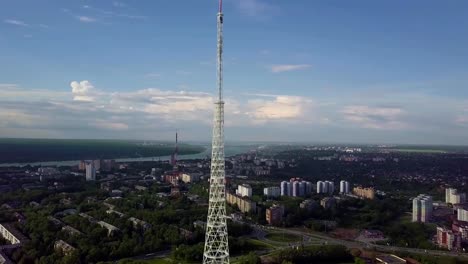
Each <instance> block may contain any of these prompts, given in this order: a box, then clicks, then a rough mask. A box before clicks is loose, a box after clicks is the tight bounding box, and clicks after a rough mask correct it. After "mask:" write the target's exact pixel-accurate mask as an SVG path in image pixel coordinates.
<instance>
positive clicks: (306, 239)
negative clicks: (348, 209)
mask: <svg viewBox="0 0 468 264" xmlns="http://www.w3.org/2000/svg"><path fill="white" fill-rule="evenodd" d="M252 227H253V228H254V229H255V233H254V234H255V235H256V238H257V239H259V240H268V239H267V238H266V231H265V230H272V231H276V232H280V233H281V232H283V233H287V234H293V235H296V236H300V237H302V238H303V241H302V242H295V243H289V244H288V243H286V244H287V245H284V244H285V243H281V242H275V243H274V244H278V245H280V244H283V246H278V247H277V249H281V248H287V247H291V246H299V245H314V244H315V245H316V244H317V241H321V242H322V243H321V244H335V245H336V244H337V245H343V246H345V247H347V248H363V249H366V248H367V249H375V250H377V251H385V252H408V253H416V254H427V255H432V256H451V257H462V258H468V254H466V253H459V252H451V251H442V250H425V249H418V248H407V247H395V246H384V245H376V244H371V243H364V242H359V241H348V240H342V239H336V238H332V237H329V236H325V235H323V234H321V233H313V232H310V231H300V230H296V229H287V228H277V227H270V226H260V225H252Z"/></svg>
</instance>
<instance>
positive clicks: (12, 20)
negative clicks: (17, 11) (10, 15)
mask: <svg viewBox="0 0 468 264" xmlns="http://www.w3.org/2000/svg"><path fill="white" fill-rule="evenodd" d="M3 22H5V23H7V24H11V25H15V26H21V27H28V26H29V24H26V23H25V22H23V21H21V20H16V19H5V20H3Z"/></svg>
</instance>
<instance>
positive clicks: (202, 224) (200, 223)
mask: <svg viewBox="0 0 468 264" xmlns="http://www.w3.org/2000/svg"><path fill="white" fill-rule="evenodd" d="M193 227H195V228H197V227H198V228H201V229H203V230H205V229H206V222H203V221H200V220H197V221H195V222H193Z"/></svg>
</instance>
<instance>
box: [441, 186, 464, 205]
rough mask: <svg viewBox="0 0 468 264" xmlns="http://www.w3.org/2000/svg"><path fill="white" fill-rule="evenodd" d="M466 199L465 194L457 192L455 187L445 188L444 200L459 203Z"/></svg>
mask: <svg viewBox="0 0 468 264" xmlns="http://www.w3.org/2000/svg"><path fill="white" fill-rule="evenodd" d="M465 201H466V194H465V193H459V192H458V190H457V189H454V188H447V189H445V202H446V203H450V204H460V203H464V202H465Z"/></svg>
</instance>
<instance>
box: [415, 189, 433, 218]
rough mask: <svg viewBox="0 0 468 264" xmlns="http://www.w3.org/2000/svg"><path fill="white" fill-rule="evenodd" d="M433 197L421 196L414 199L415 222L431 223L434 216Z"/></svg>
mask: <svg viewBox="0 0 468 264" xmlns="http://www.w3.org/2000/svg"><path fill="white" fill-rule="evenodd" d="M432 209H433V208H432V197H431V196H429V195H425V194H420V195H418V196H417V197H416V198H414V199H413V219H412V220H413V222H422V223H427V222H429V220H430V218H431V215H432Z"/></svg>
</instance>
